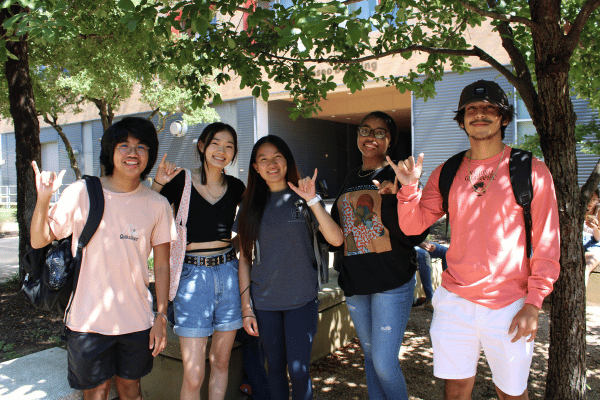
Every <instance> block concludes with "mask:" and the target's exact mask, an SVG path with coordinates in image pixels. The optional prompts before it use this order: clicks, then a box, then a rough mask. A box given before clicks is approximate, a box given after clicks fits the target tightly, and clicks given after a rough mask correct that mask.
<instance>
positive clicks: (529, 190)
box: [439, 148, 533, 258]
mask: <svg viewBox="0 0 600 400" xmlns="http://www.w3.org/2000/svg"><path fill="white" fill-rule="evenodd" d="M466 152H467V151H466V150H465V151H461V152H460V153H458V154H455V155H453V156H452V157H450V158H449V159H448V161H446V162H445V163H444V165H443V166H442V170H441V171H440V181H439V189H440V194H441V195H442V208H443V209H444V212H445V213H446V215H447V216H448V215H449V214H448V195H449V193H450V186H452V181H454V177H455V176H456V172H457V171H458V167H459V166H460V164H461V162H462V159H463V157H464V155H465V153H466ZM532 157H533V156H532V154H531V152H530V151H526V150H520V149H514V148H513V149H512V150H511V151H510V160H509V163H508V170H509V173H510V184H511V186H512V189H513V194H514V195H515V200H516V202H517V204H518V205H520V206H521V207H522V208H523V218H524V220H525V234H526V236H525V237H526V240H527V251H526V252H527V258H531V251H532V249H531V225H532V223H531V200H532V199H533V183H532V181H531V160H532ZM448 220H449V218H448V217H447V218H446V228H447V226H448Z"/></svg>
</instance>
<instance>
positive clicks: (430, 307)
mask: <svg viewBox="0 0 600 400" xmlns="http://www.w3.org/2000/svg"><path fill="white" fill-rule="evenodd" d="M423 308H424V309H426V310H428V311H431V312H433V304H431V300H428V301H426V302H425V303H423Z"/></svg>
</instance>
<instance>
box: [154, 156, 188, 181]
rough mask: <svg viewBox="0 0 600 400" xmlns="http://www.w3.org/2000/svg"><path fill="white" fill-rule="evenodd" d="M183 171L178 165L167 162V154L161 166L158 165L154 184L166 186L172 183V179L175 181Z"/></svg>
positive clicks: (161, 161)
mask: <svg viewBox="0 0 600 400" xmlns="http://www.w3.org/2000/svg"><path fill="white" fill-rule="evenodd" d="M181 171H182V169H181V168H179V167H178V166H177V164H175V163H172V162H169V161H167V153H165V155H164V156H163V158H162V160H160V164H158V168H157V169H156V176H155V177H154V182H156V183H158V184H159V185H162V186H164V185H166V184H167V183H169V182H171V179H173V178H174V177H175V176H176V175H177V174H178V173H180V172H181Z"/></svg>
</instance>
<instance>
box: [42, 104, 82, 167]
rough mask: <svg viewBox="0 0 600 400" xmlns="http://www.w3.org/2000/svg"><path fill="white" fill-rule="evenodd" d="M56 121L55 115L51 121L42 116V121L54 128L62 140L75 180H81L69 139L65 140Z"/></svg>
mask: <svg viewBox="0 0 600 400" xmlns="http://www.w3.org/2000/svg"><path fill="white" fill-rule="evenodd" d="M57 119H58V118H57V116H56V115H53V116H52V119H50V118H49V116H48V115H44V121H45V122H46V123H47V124H48V125H51V126H52V127H53V128H54V130H55V131H56V132H57V133H58V136H60V138H61V139H62V141H63V143H64V145H65V149H66V150H67V156H68V157H69V162H70V163H71V169H72V170H73V172H75V176H76V177H77V179H81V177H82V174H81V170H80V169H79V163H78V162H77V158H76V157H75V154H74V153H73V146H71V142H69V138H67V135H65V132H64V131H63V128H62V127H61V126H60V125H59V124H58V123H57Z"/></svg>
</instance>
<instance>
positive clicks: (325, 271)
mask: <svg viewBox="0 0 600 400" xmlns="http://www.w3.org/2000/svg"><path fill="white" fill-rule="evenodd" d="M295 204H296V207H298V208H299V209H300V211H301V212H302V216H303V218H304V221H306V224H307V225H308V229H309V230H310V232H311V234H312V242H313V243H312V245H313V250H314V252H315V259H316V261H317V280H318V283H319V291H320V290H321V289H323V284H324V283H328V282H329V243H328V242H327V240H325V237H324V236H323V234H322V233H321V231H319V227H318V226H317V224H316V223H315V222H314V221H313V219H312V216H311V213H310V211H309V210H308V205H307V204H306V200H304V199H303V198H300V199H298V200H297V201H296V203H295Z"/></svg>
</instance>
